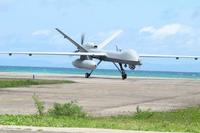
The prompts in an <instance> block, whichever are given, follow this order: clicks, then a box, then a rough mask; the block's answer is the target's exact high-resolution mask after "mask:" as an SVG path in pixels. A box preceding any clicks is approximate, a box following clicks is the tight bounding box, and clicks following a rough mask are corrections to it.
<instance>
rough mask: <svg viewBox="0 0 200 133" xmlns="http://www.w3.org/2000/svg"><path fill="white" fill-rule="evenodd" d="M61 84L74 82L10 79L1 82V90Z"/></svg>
mask: <svg viewBox="0 0 200 133" xmlns="http://www.w3.org/2000/svg"><path fill="white" fill-rule="evenodd" d="M61 83H73V81H68V80H38V79H34V80H30V79H20V80H18V79H12V80H11V79H10V80H0V88H7V87H22V86H29V85H43V84H61Z"/></svg>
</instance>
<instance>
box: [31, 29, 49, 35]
mask: <svg viewBox="0 0 200 133" xmlns="http://www.w3.org/2000/svg"><path fill="white" fill-rule="evenodd" d="M50 34H51V31H50V30H37V31H34V32H33V33H32V35H33V36H49V35H50Z"/></svg>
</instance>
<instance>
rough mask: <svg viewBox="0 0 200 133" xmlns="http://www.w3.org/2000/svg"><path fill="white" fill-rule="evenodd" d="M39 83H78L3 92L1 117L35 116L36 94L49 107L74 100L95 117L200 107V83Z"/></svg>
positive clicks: (79, 79)
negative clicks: (149, 110)
mask: <svg viewBox="0 0 200 133" xmlns="http://www.w3.org/2000/svg"><path fill="white" fill-rule="evenodd" d="M0 78H32V75H31V74H25V73H23V74H20V73H0ZM36 78H37V79H67V80H73V81H76V82H77V83H72V84H58V85H39V86H30V87H18V88H2V89H0V113H1V114H24V113H26V114H28V113H35V112H36V110H35V107H34V103H33V100H32V95H33V94H34V93H36V94H37V95H38V96H39V97H40V98H41V99H42V100H43V101H45V104H46V106H47V107H50V106H52V104H53V103H55V102H59V103H63V102H66V101H70V100H75V101H77V102H78V104H79V105H81V106H82V107H83V108H84V110H86V111H87V112H89V113H90V114H92V115H95V116H106V115H116V114H127V113H131V112H135V111H136V107H137V106H139V107H140V108H141V109H143V110H147V109H151V110H155V111H160V110H171V109H177V108H183V107H188V106H194V105H200V80H193V79H161V78H160V79H159V78H129V79H127V80H121V79H120V77H106V78H103V77H95V78H94V77H93V78H90V79H85V78H84V76H73V75H44V74H42V75H36Z"/></svg>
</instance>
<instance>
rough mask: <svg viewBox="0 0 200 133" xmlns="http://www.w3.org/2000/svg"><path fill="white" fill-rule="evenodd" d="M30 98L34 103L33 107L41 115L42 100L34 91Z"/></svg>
mask: <svg viewBox="0 0 200 133" xmlns="http://www.w3.org/2000/svg"><path fill="white" fill-rule="evenodd" d="M32 98H33V101H34V103H35V107H36V109H37V112H38V114H39V115H43V114H44V110H45V106H44V102H43V101H41V100H40V99H39V97H38V96H37V95H36V94H35V93H34V94H33V96H32Z"/></svg>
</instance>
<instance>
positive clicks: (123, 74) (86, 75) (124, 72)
mask: <svg viewBox="0 0 200 133" xmlns="http://www.w3.org/2000/svg"><path fill="white" fill-rule="evenodd" d="M101 62H102V60H100V61H99V62H98V63H97V66H96V68H97V67H98V66H99V64H100V63H101ZM113 64H114V65H115V67H116V68H117V69H118V71H119V72H120V73H121V75H122V79H123V80H125V79H127V74H126V71H125V69H124V68H123V65H122V63H119V67H118V66H117V64H116V63H114V62H113ZM94 70H95V69H94ZM94 70H91V71H90V73H85V78H89V77H90V76H91V74H92V73H93V72H94Z"/></svg>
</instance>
